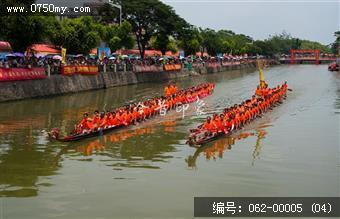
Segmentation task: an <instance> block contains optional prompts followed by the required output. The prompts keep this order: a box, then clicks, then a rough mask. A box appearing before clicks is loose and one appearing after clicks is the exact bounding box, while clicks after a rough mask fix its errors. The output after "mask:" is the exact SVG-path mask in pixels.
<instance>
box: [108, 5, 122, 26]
mask: <svg viewBox="0 0 340 219" xmlns="http://www.w3.org/2000/svg"><path fill="white" fill-rule="evenodd" d="M109 5H111V6H112V7H113V8H118V9H119V25H121V24H122V6H121V5H117V4H114V3H113V2H112V0H109Z"/></svg>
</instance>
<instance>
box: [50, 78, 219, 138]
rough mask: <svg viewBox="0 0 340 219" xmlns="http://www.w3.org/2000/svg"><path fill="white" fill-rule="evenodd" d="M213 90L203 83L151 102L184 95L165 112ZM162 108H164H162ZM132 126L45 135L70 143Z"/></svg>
mask: <svg viewBox="0 0 340 219" xmlns="http://www.w3.org/2000/svg"><path fill="white" fill-rule="evenodd" d="M213 89H214V84H209V83H204V84H200V85H198V86H196V87H190V88H186V89H183V90H180V91H178V92H176V93H175V94H173V95H171V97H164V96H162V97H157V98H153V99H151V100H150V101H152V100H156V99H157V100H168V99H169V98H173V99H174V98H176V97H177V96H180V95H182V96H183V95H186V96H185V98H183V97H182V98H178V99H177V100H178V101H175V102H174V104H173V105H172V106H171V107H169V106H167V105H165V107H166V108H165V110H166V111H169V110H172V109H175V108H176V107H177V106H178V105H180V104H188V103H192V102H195V101H196V100H197V98H199V99H203V98H205V97H207V96H209V95H211V94H212V92H213ZM160 107H161V106H158V108H157V112H156V113H154V114H153V115H152V116H150V117H148V119H150V118H153V117H156V116H159V115H160V114H161V110H158V109H160ZM163 107H164V106H163ZM143 121H145V119H144V120H141V121H139V122H143ZM132 125H134V123H129V124H126V123H122V124H119V125H116V126H108V127H105V128H99V129H95V130H91V131H88V132H85V133H75V134H70V135H68V136H61V135H60V132H61V131H60V129H59V128H53V129H52V130H51V131H50V132H48V133H47V134H48V135H49V137H50V138H51V139H53V140H57V141H61V142H70V141H78V140H82V139H85V138H92V137H98V136H102V135H104V134H107V133H109V132H112V131H116V130H119V129H122V128H126V127H128V126H132Z"/></svg>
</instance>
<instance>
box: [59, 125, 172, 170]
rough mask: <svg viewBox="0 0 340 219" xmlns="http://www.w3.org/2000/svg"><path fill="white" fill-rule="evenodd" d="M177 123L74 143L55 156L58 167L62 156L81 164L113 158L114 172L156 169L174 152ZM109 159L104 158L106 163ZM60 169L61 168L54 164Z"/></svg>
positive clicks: (129, 130) (126, 131)
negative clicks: (158, 163)
mask: <svg viewBox="0 0 340 219" xmlns="http://www.w3.org/2000/svg"><path fill="white" fill-rule="evenodd" d="M175 125H176V121H164V122H162V123H160V124H157V125H152V126H147V127H141V128H136V127H134V129H128V130H122V131H119V132H116V133H112V134H108V135H104V136H101V137H99V138H95V139H92V140H90V141H86V143H84V142H76V143H75V144H72V145H70V146H67V147H65V148H63V149H62V150H61V151H60V152H59V153H58V155H57V156H56V162H57V163H59V161H60V160H61V159H60V158H61V157H62V156H63V155H67V154H72V157H76V158H77V159H78V160H80V161H89V159H84V157H91V156H94V155H98V156H104V157H109V158H112V160H111V159H109V162H110V164H108V165H109V166H113V167H114V169H119V170H120V168H122V167H132V168H156V169H158V168H159V167H158V166H155V165H156V164H157V162H166V160H168V159H169V158H172V156H171V155H167V153H168V152H173V151H175V147H174V146H173V145H174V144H175V143H176V138H174V136H177V135H178V133H176V132H175V128H174V127H175ZM160 134H162V135H165V137H164V138H163V139H162V144H159V143H160V142H159V140H158V138H159V137H158V136H159V135H160ZM107 160H108V159H106V158H105V161H107ZM57 165H60V164H57Z"/></svg>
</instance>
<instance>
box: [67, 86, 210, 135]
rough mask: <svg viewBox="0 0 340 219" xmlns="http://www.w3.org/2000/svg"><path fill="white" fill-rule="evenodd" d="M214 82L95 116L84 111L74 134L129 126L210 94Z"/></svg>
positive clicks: (96, 112) (96, 113)
mask: <svg viewBox="0 0 340 219" xmlns="http://www.w3.org/2000/svg"><path fill="white" fill-rule="evenodd" d="M213 89H214V84H210V83H204V84H200V85H198V86H196V87H191V88H188V89H185V90H181V91H178V92H177V93H175V94H172V95H171V96H168V97H156V98H153V99H150V100H148V101H145V102H139V103H138V104H130V105H129V106H123V107H119V108H117V109H114V110H112V111H109V112H101V113H99V111H95V112H94V115H93V116H91V117H90V116H89V115H88V113H84V115H83V119H82V120H81V121H80V123H79V124H77V125H76V126H75V130H74V132H73V133H74V134H83V133H89V132H92V131H98V130H100V129H106V128H111V127H114V126H120V125H124V126H128V125H131V124H135V123H136V122H140V121H143V120H145V119H148V118H151V117H153V116H155V115H158V114H160V111H161V109H162V110H164V109H166V110H170V109H173V108H175V107H176V106H177V105H178V104H183V103H191V102H194V101H196V100H197V98H203V97H205V96H207V95H209V94H210V93H211V92H212V91H213Z"/></svg>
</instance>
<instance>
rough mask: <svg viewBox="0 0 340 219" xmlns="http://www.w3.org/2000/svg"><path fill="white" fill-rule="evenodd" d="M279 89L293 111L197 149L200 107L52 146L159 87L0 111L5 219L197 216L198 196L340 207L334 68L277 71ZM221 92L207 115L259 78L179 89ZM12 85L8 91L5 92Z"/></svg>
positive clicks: (0, 208)
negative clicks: (316, 199)
mask: <svg viewBox="0 0 340 219" xmlns="http://www.w3.org/2000/svg"><path fill="white" fill-rule="evenodd" d="M265 78H266V80H267V81H268V83H269V84H270V85H277V84H278V83H280V82H283V81H287V82H288V84H289V86H290V88H292V89H293V92H290V93H289V94H288V98H287V99H286V101H285V102H284V104H282V105H280V106H278V107H276V108H274V110H272V111H270V112H268V113H267V114H266V115H265V116H264V117H263V118H261V119H259V120H257V121H254V122H253V123H252V124H250V125H248V126H247V127H245V128H244V129H243V130H241V131H239V132H237V133H235V134H233V136H231V137H229V138H222V139H219V140H218V141H215V142H211V143H210V144H208V145H207V146H206V147H204V148H201V149H196V148H191V147H189V146H188V145H186V144H185V141H186V137H187V135H188V130H189V129H190V128H193V127H195V126H197V125H198V124H199V123H200V122H202V121H203V119H204V118H205V117H206V115H197V114H196V109H195V108H196V107H197V105H196V104H195V103H194V104H191V105H190V107H189V109H188V110H187V111H186V112H185V115H184V116H185V117H184V118H183V117H182V116H183V114H182V112H171V113H169V114H168V115H166V116H164V117H158V118H157V119H152V120H149V121H147V122H146V123H144V124H140V125H138V126H136V127H132V128H129V129H127V130H121V131H119V132H113V133H111V134H108V135H106V136H103V137H100V138H92V139H88V140H83V141H80V142H76V143H60V142H50V141H49V140H48V138H47V137H46V135H45V134H44V132H43V131H42V130H49V129H51V128H52V127H61V128H62V130H63V131H64V132H67V131H69V130H70V129H71V128H72V125H73V124H74V123H75V122H76V121H77V120H79V119H80V118H81V115H82V113H83V112H86V111H88V112H92V111H94V110H95V109H101V110H102V109H109V108H111V107H115V106H120V105H123V104H126V103H129V102H130V101H136V100H142V99H146V98H149V97H153V96H155V95H157V94H160V93H161V92H162V90H163V87H164V85H165V84H162V83H148V84H139V85H133V86H125V87H118V88H112V89H108V90H98V91H91V92H84V93H79V94H72V95H66V96H59V97H53V98H46V99H35V100H24V101H18V102H10V103H2V104H0V108H1V110H0V199H1V200H0V218H1V219H7V218H35V219H36V218H136V217H144V218H175V217H184V218H192V217H193V197H196V196H224V197H228V196H234V197H237V196H255V197H256V196H274V197H275V196H294V197H299V196H301V197H303V196H339V195H340V192H339V188H340V186H339V181H340V174H339V172H340V171H339V170H340V161H339V153H340V150H339V133H340V132H339V113H340V76H339V74H337V73H332V72H328V71H327V66H325V65H319V66H316V65H295V66H278V67H272V68H270V69H268V70H267V71H266V72H265ZM205 81H209V82H214V83H216V88H215V92H214V94H213V95H212V96H209V97H207V98H205V99H204V100H203V101H204V104H205V106H204V108H203V112H204V113H206V114H211V113H214V112H220V111H222V109H223V108H224V107H226V106H229V105H231V104H235V103H240V102H241V101H242V100H244V99H246V98H248V97H250V96H251V95H252V93H253V91H254V88H255V87H256V84H257V83H258V73H257V72H256V71H255V70H246V71H232V72H225V73H216V74H212V75H205V76H199V77H192V78H185V79H180V80H178V81H177V84H178V85H179V86H180V87H188V86H193V85H196V84H198V83H201V82H205ZM0 86H1V85H0Z"/></svg>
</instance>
